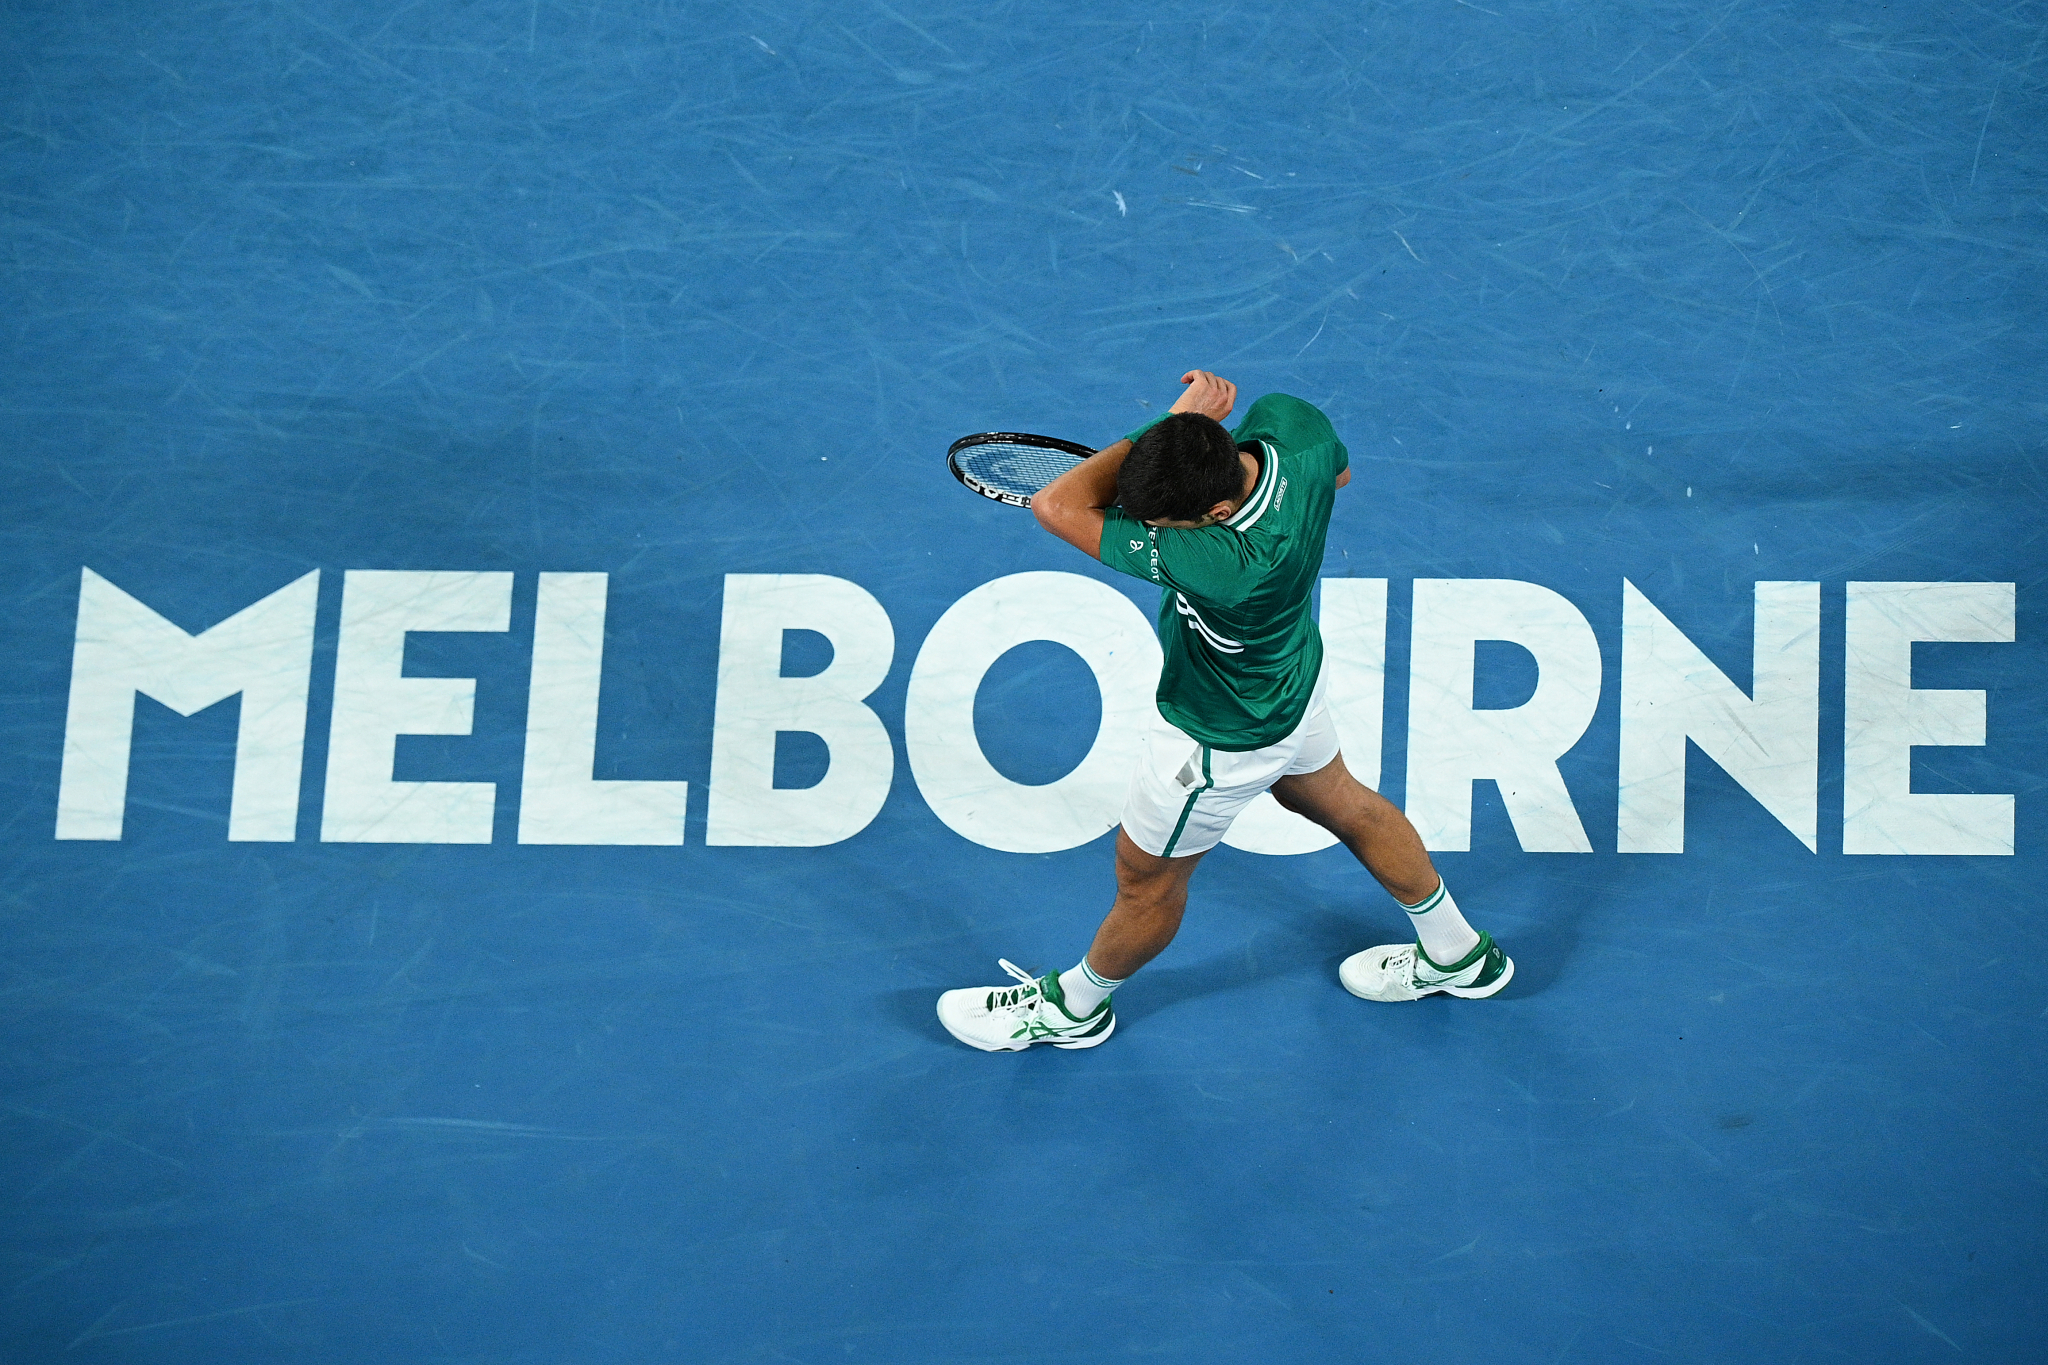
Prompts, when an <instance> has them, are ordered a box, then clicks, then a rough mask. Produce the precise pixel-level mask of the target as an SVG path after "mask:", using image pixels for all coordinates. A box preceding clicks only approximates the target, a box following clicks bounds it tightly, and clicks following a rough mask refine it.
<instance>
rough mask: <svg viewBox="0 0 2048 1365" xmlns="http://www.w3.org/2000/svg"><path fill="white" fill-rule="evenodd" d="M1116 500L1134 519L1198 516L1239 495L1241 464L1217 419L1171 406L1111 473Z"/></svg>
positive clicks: (1242, 485)
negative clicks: (1166, 416) (1168, 413)
mask: <svg viewBox="0 0 2048 1365" xmlns="http://www.w3.org/2000/svg"><path fill="white" fill-rule="evenodd" d="M1116 496H1117V502H1118V503H1119V504H1120V505H1121V506H1122V507H1123V509H1124V511H1125V512H1126V513H1128V514H1129V515H1131V516H1133V517H1135V518H1137V519H1138V520H1139V521H1200V520H1201V519H1202V518H1203V517H1206V516H1208V515H1209V509H1210V508H1212V507H1214V506H1215V505H1216V504H1217V503H1219V502H1236V501H1237V500H1238V499H1239V498H1241V497H1243V496H1244V465H1243V464H1242V463H1241V462H1239V460H1238V458H1237V443H1236V442H1235V441H1232V440H1231V439H1230V433H1229V432H1227V431H1225V430H1224V429H1223V424H1222V423H1221V422H1218V421H1216V420H1215V419H1213V418H1209V417H1204V416H1202V415H1201V414H1200V413H1198V412H1176V413H1174V414H1173V415H1172V416H1170V417H1168V418H1167V419H1166V420H1165V421H1163V422H1160V423H1159V424H1157V425H1156V426H1154V427H1152V428H1151V430H1149V431H1147V432H1146V433H1145V434H1144V435H1142V436H1140V437H1139V438H1138V440H1137V444H1135V445H1134V446H1132V447H1131V453H1130V454H1129V455H1126V456H1125V457H1124V463H1123V468H1122V469H1121V470H1119V471H1118V473H1117V478H1116Z"/></svg>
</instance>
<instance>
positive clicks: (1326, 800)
mask: <svg viewBox="0 0 2048 1365" xmlns="http://www.w3.org/2000/svg"><path fill="white" fill-rule="evenodd" d="M1273 799H1274V800H1276V801H1278V802H1279V803H1280V804H1281V805H1282V806H1285V807H1286V808H1287V809H1288V810H1291V811H1293V812H1295V813H1296V814H1298V815H1302V816H1305V817H1307V818H1308V819H1310V820H1313V821H1314V822H1315V823H1317V824H1319V825H1321V826H1322V827H1323V828H1324V829H1327V830H1329V831H1330V833H1332V834H1334V835H1336V836H1337V837H1338V838H1339V839H1341V840H1342V841H1343V843H1344V846H1345V847H1346V848H1348V849H1350V850H1351V852H1352V855H1353V856H1354V857H1356V858H1357V859H1358V861H1359V862H1361V863H1363V864H1364V865H1365V869H1366V871H1368V872H1370V873H1372V875H1373V876H1374V878H1376V879H1377V880H1378V881H1379V883H1380V885H1381V886H1384V887H1385V888H1386V889H1387V891H1388V893H1389V894H1390V895H1392V896H1393V898H1394V899H1395V901H1396V902H1398V903H1399V904H1400V906H1401V908H1402V909H1403V910H1405V911H1407V912H1408V918H1409V920H1410V922H1411V923H1412V924H1413V925H1414V927H1415V935H1416V941H1415V942H1414V943H1413V944H1388V945H1386V946H1384V947H1381V948H1373V949H1369V950H1367V951H1366V952H1363V953H1358V954H1355V955H1353V956H1352V957H1351V958H1349V959H1347V960H1346V962H1345V963H1344V966H1343V968H1342V970H1341V971H1340V972H1339V977H1340V978H1341V979H1342V980H1343V982H1344V985H1345V988H1346V989H1347V990H1350V991H1351V992H1352V994H1354V995H1360V996H1364V997H1365V998H1367V999H1371V1000H1415V999H1419V998H1421V996H1423V995H1428V994H1432V993H1434V992H1438V991H1442V992H1446V993H1448V994H1451V995H1461V996H1467V997H1484V996H1488V995H1492V994H1494V993H1495V992H1497V991H1499V990H1500V989H1501V987H1503V986H1505V985H1507V983H1508V979H1509V978H1510V977H1512V976H1513V975H1514V971H1515V964H1514V962H1513V960H1512V959H1510V958H1509V957H1508V956H1507V954H1505V953H1503V952H1502V951H1501V950H1500V947H1499V946H1498V945H1497V944H1495V943H1494V942H1493V939H1492V937H1491V936H1489V935H1487V934H1482V933H1480V932H1478V931H1477V930H1475V929H1473V928H1472V926H1471V925H1470V924H1468V923H1466V922H1465V917H1464V915H1463V914H1462V913H1460V911H1459V909H1458V903H1457V902H1456V901H1455V900H1453V899H1451V893H1450V889H1449V888H1448V887H1446V886H1445V885H1444V883H1443V878H1441V877H1440V876H1438V875H1437V871H1436V867H1435V866H1434V864H1432V863H1431V862H1430V860H1429V853H1428V851H1427V850H1426V849H1424V848H1423V846H1422V838H1421V836H1420V835H1418V834H1417V833H1416V832H1415V826H1414V825H1412V824H1410V823H1409V821H1408V817H1407V816H1406V815H1404V814H1402V813H1401V811H1400V809H1399V808H1398V807H1396V806H1395V805H1394V803H1393V802H1391V801H1389V800H1387V799H1386V798H1385V797H1383V796H1381V795H1380V794H1379V793H1378V792H1376V791H1373V790H1372V789H1371V788H1370V787H1367V786H1366V785H1365V784H1364V783H1362V782H1360V781H1359V780H1358V779H1357V778H1355V777H1353V776H1352V775H1351V772H1350V770H1349V769H1348V768H1346V767H1345V766H1344V756H1343V755H1342V754H1341V753H1340V754H1337V755H1336V756H1335V757H1333V758H1331V759H1330V761H1329V762H1328V763H1326V764H1324V765H1322V766H1321V767H1319V768H1317V769H1315V770H1314V771H1312V772H1306V773H1293V774H1290V775H1288V776H1286V777H1283V778H1281V779H1280V780H1279V781H1278V782H1275V783H1274V784H1273Z"/></svg>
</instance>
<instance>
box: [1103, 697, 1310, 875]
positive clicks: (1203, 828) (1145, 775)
mask: <svg viewBox="0 0 2048 1365" xmlns="http://www.w3.org/2000/svg"><path fill="white" fill-rule="evenodd" d="M1337 748H1338V746H1337V724H1336V721H1334V720H1333V719H1332V718H1331V716H1330V711H1329V708H1328V707H1326V706H1324V705H1323V677H1322V675H1320V674H1319V675H1317V677H1316V688H1315V691H1314V693H1313V694H1311V695H1310V697H1309V702H1308V710H1307V712H1306V713H1304V714H1303V716H1302V718H1301V724H1299V725H1297V726H1295V727H1294V732H1293V733H1292V734H1290V735H1288V736H1287V738H1285V739H1283V740H1281V741H1280V742H1279V743H1277V744H1268V745H1267V746H1266V747H1265V748H1263V749H1253V750H1250V751H1249V752H1246V753H1238V754H1234V753H1229V752H1227V751H1225V750H1222V749H1212V748H1210V747H1209V746H1208V745H1206V744H1204V743H1202V742H1201V741H1200V740H1198V739H1195V738H1194V737H1193V736H1191V735H1189V734H1188V733H1186V732H1185V731H1183V730H1181V729H1179V728H1178V727H1176V726H1173V725H1169V724H1167V723H1166V722H1165V721H1164V720H1161V721H1159V722H1158V723H1157V725H1156V726H1154V727H1152V728H1150V729H1148V730H1147V731H1146V732H1145V734H1144V735H1143V736H1142V737H1141V738H1140V740H1139V744H1138V766H1137V769H1136V771H1134V772H1133V773H1132V774H1131V789H1130V791H1129V793H1128V794H1126V795H1125V797H1124V819H1123V825H1124V833H1126V834H1128V835H1130V836H1131V842H1132V843H1134V844H1136V845H1137V846H1138V847H1139V848H1142V849H1144V850H1145V851H1146V852H1147V853H1150V854H1152V855H1153V856H1154V857H1158V858H1187V857H1192V856H1194V855H1195V854H1197V853H1206V852H1208V851H1209V850H1210V849H1212V848H1214V847H1216V844H1217V841H1218V840H1220V839H1222V837H1223V834H1224V831H1226V830H1228V829H1229V828H1230V822H1231V821H1233V820H1235V819H1237V817H1238V813H1239V812H1240V811H1242V810H1243V809H1244V808H1245V807H1246V806H1248V805H1250V804H1251V801H1252V798H1253V797H1255V796H1257V795H1258V794H1259V793H1260V792H1262V791H1265V790H1266V789H1267V788H1268V787H1270V786H1272V785H1273V784H1274V783H1275V782H1278V781H1279V780H1280V779H1281V778H1283V777H1292V776H1294V775H1295V774H1297V773H1312V772H1316V771H1319V770H1320V769H1322V768H1325V767H1327V766H1328V765H1329V762H1330V760H1331V759H1333V758H1335V757H1336V756H1337Z"/></svg>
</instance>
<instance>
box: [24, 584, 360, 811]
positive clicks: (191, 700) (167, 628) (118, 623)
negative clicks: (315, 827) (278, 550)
mask: <svg viewBox="0 0 2048 1365" xmlns="http://www.w3.org/2000/svg"><path fill="white" fill-rule="evenodd" d="M319 597H320V573H319V571H318V570H317V569H316V570H315V571H313V572H312V573H309V574H307V575H305V576H304V577H303V578H300V579H298V580H296V581H295V582H292V583H288V584H286V585H285V586H284V587H282V588H279V589H278V590H277V591H276V592H274V593H272V594H270V596H268V597H266V598H264V599H263V600H262V601H260V602H257V603H254V604H253V605H250V606H247V607H244V608H242V610H240V611H238V612H236V613H235V614H234V615H233V616H230V617H229V618H228V619H227V620H225V621H222V622H221V623H220V624H218V625H216V626H213V627H212V628H210V629H208V630H205V631H202V632H201V633H200V634H198V635H187V634H186V633H185V632H184V631H182V630H180V629H178V627H176V626H174V625H172V624H171V623H170V622H169V621H166V620H165V619H164V618H163V617H161V616H159V615H157V614H156V613H155V612H153V611H151V610H150V609H149V608H148V607H145V606H144V605H142V603H140V602H138V601H136V600H135V599H134V598H132V597H130V596H129V595H128V594H127V593H125V592H122V591H121V590H120V589H119V588H117V587H115V586H114V585H113V584H112V583H109V582H108V581H107V580H106V579H104V578H101V577H100V576H99V575H98V574H96V573H94V572H93V571H92V570H91V569H86V570H85V571H84V574H83V577H82V579H81V582H80V585H79V592H78V634H77V640H76V643H75V644H74V645H73V647H72V652H71V707H70V712H69V714H68V715H67V716H66V718H65V722H64V771H63V776H62V777H61V778H60V779H59V780H58V785H57V837H58V838H59V839H118V838H120V837H121V819H122V815H123V813H124V811H125V809H126V806H127V801H128V752H129V747H130V745H131V744H132V743H133V740H134V734H135V694H136V693H137V692H141V693H144V694H145V695H147V696H151V697H154V698H156V700H158V701H160V702H162V703H163V704H164V705H165V706H168V707H170V708H171V709H172V710H173V711H176V712H177V713H178V714H179V715H181V716H189V715H192V714H193V713H194V712H197V711H203V710H205V709H206V708H207V707H209V706H212V705H213V704H214V703H215V702H219V701H225V700H226V699H227V698H229V697H232V696H233V695H235V693H237V692H239V693H241V694H242V715H241V720H240V723H239V725H238V727H237V729H236V732H235V785H234V795H233V796H232V797H231V798H230V802H229V806H228V838H230V839H233V840H238V841H242V840H246V841H249V842H289V841H290V840H291V839H292V837H293V835H294V832H295V830H296V828H297V826H298V820H299V765H300V763H301V761H302V759H303V754H304V750H305V738H306V681H307V678H308V676H309V674H310V673H311V671H312V666H313V614H314V611H315V610H316V608H317V607H318V605H319Z"/></svg>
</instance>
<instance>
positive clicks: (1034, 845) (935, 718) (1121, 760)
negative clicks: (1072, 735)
mask: <svg viewBox="0 0 2048 1365" xmlns="http://www.w3.org/2000/svg"><path fill="white" fill-rule="evenodd" d="M1030 640H1050V641H1052V642H1053V643H1055V644H1061V645H1065V646H1066V647H1067V648H1068V649H1071V650H1073V651H1074V652H1075V653H1076V654H1078V655H1080V656H1081V658H1082V660H1083V661H1084V662H1085V663H1086V664H1087V665H1088V667H1089V669H1090V671H1092V672H1093V673H1094V674H1095V684H1096V686H1097V687H1098V688H1099V689H1100V690H1101V694H1102V724H1101V726H1100V727H1099V728H1098V729H1097V730H1096V732H1095V742H1094V744H1093V745H1091V746H1090V747H1089V750H1088V754H1087V756H1086V757H1085V758H1083V759H1082V760H1081V762H1080V765H1079V766H1078V767H1076V768H1075V769H1074V770H1073V771H1072V772H1070V773H1068V774H1067V775H1066V776H1065V777H1062V778H1060V779H1059V780H1058V781H1055V782H1048V783H1045V784H1044V785H1043V786H1028V785H1026V784H1024V783H1021V782H1012V781H1011V780H1010V779H1009V778H1007V777H1004V776H1003V775H1002V774H1001V773H999V772H997V771H996V769H995V767H994V765H993V764H991V763H990V762H989V761H988V758H987V757H986V756H985V755H984V754H983V753H982V751H981V741H980V740H979V739H978V738H977V737H976V736H975V733H974V694H975V692H976V691H977V690H979V688H980V686H981V679H982V676H983V675H984V674H986V673H987V672H988V670H989V667H990V665H992V664H994V663H995V661H996V660H997V659H999V658H1001V657H1002V656H1003V655H1004V654H1005V653H1006V652H1008V651H1009V650H1012V649H1015V648H1016V647H1017V646H1018V645H1021V644H1024V643H1025V642H1026V641H1030ZM1159 663H1160V654H1159V640H1158V637H1157V636H1155V635H1154V634H1153V633H1152V623H1151V622H1149V621H1147V620H1146V619H1145V616H1144V613H1143V612H1141V611H1139V610H1138V609H1137V608H1136V607H1135V606H1133V605H1131V599H1130V598H1128V597H1125V596H1124V595H1123V594H1122V593H1120V592H1118V591H1117V590H1116V589H1114V588H1112V587H1110V586H1109V585H1108V584H1106V583H1099V582H1097V581H1096V580H1094V579H1092V578H1083V577H1082V576H1081V575H1079V574H1070V573H1045V572H1038V573H1019V574H1011V575H1009V576H1008V577H1007V578H998V579H996V580H995V581H994V582H992V583H984V584H982V585H981V586H980V587H978V588H976V589H975V590H974V591H973V592H970V593H968V594H967V595H966V596H965V597H963V598H961V599H960V600H959V601H958V602H955V603H954V604H953V605H952V606H951V607H948V608H947V609H946V614H945V615H944V616H941V617H940V618H939V619H938V623H937V624H935V625H934V626H933V627H932V631H931V634H930V635H927V636H926V637H925V641H924V645H923V647H922V648H920V649H919V650H918V654H917V663H916V664H915V665H914V666H913V667H912V668H911V670H910V692H909V695H908V697H907V698H906V700H905V702H904V707H903V739H904V748H905V749H906V750H908V752H909V756H910V770H911V772H912V773H913V774H915V775H916V777H917V788H918V791H920V792H921V793H923V795H924V799H925V803H926V804H927V805H929V806H930V807H931V808H932V813H933V814H935V815H937V816H938V817H939V819H941V820H943V821H944V822H945V823H946V824H947V825H948V826H949V827H950V828H952V829H953V830H955V831H956V832H958V833H959V834H961V835H963V836H965V837H966V838H969V839H972V840H973V841H974V842H975V843H977V844H981V845H984V846H985V847H988V848H996V849H1002V850H1003V851H1004V852H1007V853H1053V852H1057V851H1058V850H1060V849H1064V848H1073V847H1075V846H1076V845H1079V844H1085V843H1087V842H1088V841H1089V840H1090V839H1093V838H1096V837H1097V836H1099V835H1101V834H1102V833H1103V832H1105V831H1106V830H1109V829H1112V828H1114V827H1115V825H1116V822H1117V818H1118V816H1119V815H1120V814H1121V813H1122V810H1123V798H1124V792H1125V790H1126V789H1127V788H1128V787H1129V785H1130V779H1131V765H1132V764H1133V763H1134V762H1136V760H1137V754H1138V740H1139V736H1140V735H1141V733H1142V731H1143V727H1144V726H1146V725H1147V724H1149V723H1150V722H1151V721H1152V720H1153V719H1154V718H1155V717H1156V715H1157V711H1156V709H1155V707H1154V704H1153V701H1152V694H1153V692H1154V691H1155V690H1156V689H1157V688H1158V686H1159Z"/></svg>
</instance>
